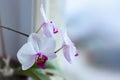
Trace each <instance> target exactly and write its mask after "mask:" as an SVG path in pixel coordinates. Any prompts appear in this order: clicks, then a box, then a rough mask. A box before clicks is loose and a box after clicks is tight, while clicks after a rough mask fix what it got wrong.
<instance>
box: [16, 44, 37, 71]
mask: <svg viewBox="0 0 120 80" xmlns="http://www.w3.org/2000/svg"><path fill="white" fill-rule="evenodd" d="M35 53H36V52H35V50H34V48H33V46H32V44H31V43H30V42H27V43H26V44H24V45H23V46H22V48H20V50H19V51H18V53H17V58H18V60H19V61H20V63H21V64H22V69H23V70H26V69H28V68H30V67H31V66H32V65H33V64H34V62H35Z"/></svg>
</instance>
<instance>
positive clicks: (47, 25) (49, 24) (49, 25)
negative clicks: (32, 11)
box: [40, 5, 58, 37]
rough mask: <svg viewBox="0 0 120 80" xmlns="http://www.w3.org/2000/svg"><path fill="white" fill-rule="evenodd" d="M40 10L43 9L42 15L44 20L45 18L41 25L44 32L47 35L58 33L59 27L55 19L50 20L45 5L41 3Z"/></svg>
mask: <svg viewBox="0 0 120 80" xmlns="http://www.w3.org/2000/svg"><path fill="white" fill-rule="evenodd" d="M40 11H41V15H42V17H43V20H44V21H43V23H42V25H41V27H42V29H43V32H44V34H45V35H46V36H47V37H53V35H54V34H56V33H58V29H57V28H56V26H55V24H54V23H53V21H49V20H48V19H47V17H46V14H45V11H44V9H43V5H41V8H40Z"/></svg>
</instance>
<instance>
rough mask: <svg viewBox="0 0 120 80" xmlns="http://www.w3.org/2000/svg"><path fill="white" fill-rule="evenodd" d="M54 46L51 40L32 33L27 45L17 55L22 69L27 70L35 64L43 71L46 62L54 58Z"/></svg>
mask: <svg viewBox="0 0 120 80" xmlns="http://www.w3.org/2000/svg"><path fill="white" fill-rule="evenodd" d="M55 46H56V44H55V41H54V40H53V38H46V37H39V35H37V34H36V33H32V34H31V35H30V36H29V38H28V41H27V43H25V44H24V45H23V46H22V47H21V48H20V50H19V51H18V53H17V58H18V60H19V61H20V63H21V64H22V69H23V70H27V69H29V68H30V67H32V65H33V64H34V63H35V62H36V64H37V65H38V66H39V67H40V68H42V69H45V68H46V67H45V63H46V61H47V60H51V59H54V58H56V55H55V53H54V49H55Z"/></svg>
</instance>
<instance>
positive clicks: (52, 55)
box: [47, 53, 57, 60]
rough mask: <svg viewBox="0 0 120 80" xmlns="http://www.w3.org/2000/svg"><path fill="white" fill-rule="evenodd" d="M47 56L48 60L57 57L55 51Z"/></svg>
mask: <svg viewBox="0 0 120 80" xmlns="http://www.w3.org/2000/svg"><path fill="white" fill-rule="evenodd" d="M47 56H48V60H52V59H54V58H56V57H57V56H56V54H55V53H50V54H48V55H47Z"/></svg>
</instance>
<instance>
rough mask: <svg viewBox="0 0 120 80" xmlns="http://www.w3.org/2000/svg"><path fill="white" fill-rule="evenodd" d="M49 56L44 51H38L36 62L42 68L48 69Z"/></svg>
mask: <svg viewBox="0 0 120 80" xmlns="http://www.w3.org/2000/svg"><path fill="white" fill-rule="evenodd" d="M47 60H48V57H47V56H46V55H44V54H42V53H37V55H36V64H37V65H38V66H39V67H40V68H41V69H46V66H45V63H46V62H47Z"/></svg>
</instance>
